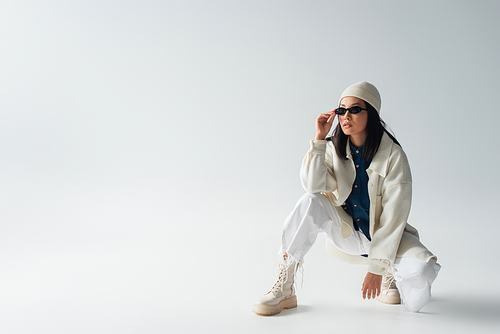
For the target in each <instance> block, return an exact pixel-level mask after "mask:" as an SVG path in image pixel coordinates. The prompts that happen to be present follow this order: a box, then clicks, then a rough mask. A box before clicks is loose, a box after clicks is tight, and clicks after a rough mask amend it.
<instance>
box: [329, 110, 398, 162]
mask: <svg viewBox="0 0 500 334" xmlns="http://www.w3.org/2000/svg"><path fill="white" fill-rule="evenodd" d="M365 104H366V109H368V110H367V113H368V122H367V124H366V139H365V143H364V145H363V155H362V158H363V160H365V161H369V160H372V159H373V157H374V156H375V154H376V153H377V151H378V147H379V146H380V142H381V141H382V136H383V135H384V132H385V133H387V135H388V136H389V137H390V138H391V139H392V141H394V142H395V143H396V144H398V145H399V146H401V144H400V143H399V142H398V141H397V140H396V138H395V137H394V136H393V135H392V134H390V133H389V131H387V125H386V124H385V122H384V121H383V120H382V119H381V118H380V116H379V114H378V112H377V110H375V108H374V107H373V106H372V105H371V104H369V103H368V102H366V101H365ZM348 137H349V136H347V135H346V134H344V131H342V126H341V125H340V122H339V123H338V124H337V126H336V127H335V129H334V130H333V135H332V136H331V137H328V138H326V140H331V141H333V145H334V146H335V151H336V152H337V156H338V157H339V158H340V159H347V157H346V145H347V138H348Z"/></svg>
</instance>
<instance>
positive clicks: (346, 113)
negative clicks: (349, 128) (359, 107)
mask: <svg viewBox="0 0 500 334" xmlns="http://www.w3.org/2000/svg"><path fill="white" fill-rule="evenodd" d="M344 118H347V119H351V113H350V112H349V110H348V111H346V112H345V114H344Z"/></svg>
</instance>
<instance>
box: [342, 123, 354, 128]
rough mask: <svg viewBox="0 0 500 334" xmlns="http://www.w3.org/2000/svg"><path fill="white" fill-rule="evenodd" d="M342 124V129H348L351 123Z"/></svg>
mask: <svg viewBox="0 0 500 334" xmlns="http://www.w3.org/2000/svg"><path fill="white" fill-rule="evenodd" d="M342 126H343V127H344V129H348V128H350V127H351V126H352V125H351V124H349V123H344V124H343V125H342Z"/></svg>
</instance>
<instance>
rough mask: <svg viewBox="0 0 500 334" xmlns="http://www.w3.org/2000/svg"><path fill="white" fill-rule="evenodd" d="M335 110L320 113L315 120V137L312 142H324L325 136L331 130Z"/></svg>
mask: <svg viewBox="0 0 500 334" xmlns="http://www.w3.org/2000/svg"><path fill="white" fill-rule="evenodd" d="M335 116H336V114H335V109H334V110H332V111H327V112H324V113H322V114H321V115H319V116H318V118H316V137H315V138H314V140H325V138H326V135H327V134H328V132H330V129H331V128H332V124H333V120H334V119H335Z"/></svg>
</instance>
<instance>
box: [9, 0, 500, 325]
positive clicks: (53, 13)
mask: <svg viewBox="0 0 500 334" xmlns="http://www.w3.org/2000/svg"><path fill="white" fill-rule="evenodd" d="M1 5H2V6H1V9H0V74H1V75H0V159H1V160H0V185H1V186H0V226H1V234H0V313H1V314H2V316H1V317H0V331H1V332H2V333H89V332H92V333H174V332H175V333H197V332H210V333H254V332H260V333H265V332H275V331H277V330H281V329H285V330H287V331H290V332H302V331H304V330H308V331H309V330H313V331H314V330H327V329H331V330H349V331H351V332H362V331H363V332H364V331H366V330H367V329H368V328H369V330H370V331H372V332H376V333H377V332H384V333H387V331H389V332H390V331H394V332H395V331H401V330H404V331H406V332H420V331H422V330H429V328H432V329H435V330H436V331H438V330H441V329H447V330H454V331H455V332H457V333H458V332H464V333H465V332H470V331H471V330H476V331H483V332H487V331H492V332H493V331H496V330H497V329H498V328H499V327H500V323H499V322H498V319H497V318H498V314H499V312H500V302H498V300H499V299H498V297H500V290H499V288H498V284H497V281H498V278H497V276H498V274H499V270H498V256H497V255H496V251H497V247H496V246H497V239H498V235H499V234H500V227H499V224H498V222H499V220H498V218H497V216H498V213H497V209H495V208H497V207H498V202H499V195H498V187H499V181H498V177H497V166H498V163H499V159H498V154H497V145H498V124H499V119H500V118H499V116H498V114H497V109H498V107H497V105H498V101H497V98H496V97H497V96H498V90H499V88H500V87H499V84H498V79H497V77H498V73H499V70H500V68H499V59H500V45H499V44H500V42H499V38H498V36H499V35H500V23H499V20H498V14H499V13H500V2H499V1H484V0H483V1H474V2H472V1H217V0H215V1H201V0H197V1H191V0H188V1H2V2H1ZM362 80H366V81H369V82H372V83H373V84H375V85H376V86H377V87H378V89H379V90H380V92H381V95H382V110H381V116H382V118H383V119H384V120H385V121H386V122H387V123H388V124H389V126H390V128H391V129H392V130H393V132H394V133H395V135H396V137H397V138H398V140H399V141H400V142H401V144H402V146H403V148H404V150H405V151H406V153H407V155H408V157H409V160H410V165H411V168H412V173H413V181H414V194H413V198H414V199H413V207H412V213H411V218H410V223H412V224H413V225H414V226H416V227H417V228H418V229H419V231H420V233H421V236H422V240H423V242H424V244H426V245H427V246H428V247H429V248H430V249H431V250H432V251H433V252H434V253H436V254H437V255H438V257H439V262H441V264H442V265H443V270H442V271H441V274H440V276H439V277H438V280H437V281H436V282H435V285H434V290H433V291H434V296H435V298H434V299H433V300H432V301H431V302H430V303H429V304H428V306H426V308H424V309H423V312H422V313H421V314H417V315H415V314H410V313H408V312H406V311H404V310H402V309H400V308H399V307H398V306H397V307H389V306H386V305H381V304H377V303H376V302H373V301H363V300H362V299H361V298H360V297H359V288H360V286H361V282H362V279H363V277H364V272H365V270H366V268H363V267H355V266H350V265H347V264H343V263H340V262H339V261H337V260H335V259H333V258H329V257H328V256H327V255H326V254H324V252H323V247H324V241H323V239H322V238H319V239H318V242H317V243H316V244H315V246H314V248H313V249H312V250H311V253H310V254H309V255H308V257H307V258H306V261H307V262H306V265H305V266H304V267H305V271H304V284H303V287H302V288H300V289H299V292H298V296H299V305H300V306H299V308H298V309H296V310H292V311H286V312H283V313H282V315H280V316H277V317H272V318H262V317H257V316H255V315H253V314H252V313H251V307H252V304H253V302H254V301H255V299H257V298H258V297H259V296H260V295H261V294H263V293H265V292H266V291H267V289H268V288H269V287H270V285H271V284H272V282H273V269H272V267H273V264H274V263H275V261H276V260H277V259H278V258H277V256H276V252H277V251H278V248H279V242H280V233H281V226H282V223H283V220H284V218H285V217H286V215H287V214H288V212H289V211H290V210H291V209H292V207H293V205H294V203H295V201H296V200H297V199H298V198H299V197H300V196H301V195H302V193H303V189H302V187H301V185H300V180H299V177H298V174H299V168H300V163H301V160H302V157H303V155H304V154H305V152H306V151H307V149H308V147H309V141H310V140H311V139H312V138H313V135H314V120H315V118H316V117H317V115H318V114H319V113H321V112H324V111H327V110H331V109H333V108H334V107H335V106H336V104H337V101H338V97H339V96H340V94H341V92H342V91H343V89H344V88H345V87H347V86H348V85H350V84H352V83H355V82H358V81H362ZM360 314H362V315H363V316H364V319H365V321H364V322H359V320H358V319H359V317H358V316H359V315H360ZM388 324H390V326H389V327H388Z"/></svg>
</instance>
